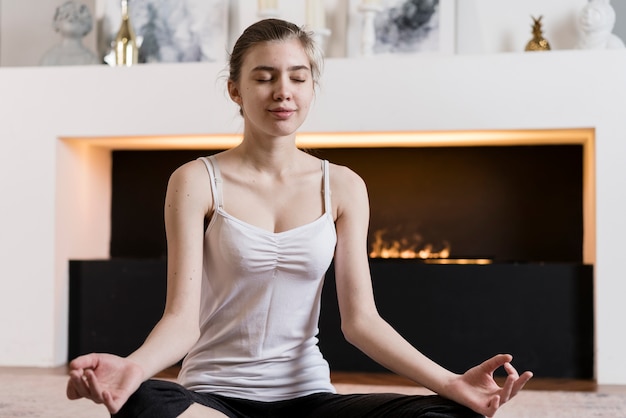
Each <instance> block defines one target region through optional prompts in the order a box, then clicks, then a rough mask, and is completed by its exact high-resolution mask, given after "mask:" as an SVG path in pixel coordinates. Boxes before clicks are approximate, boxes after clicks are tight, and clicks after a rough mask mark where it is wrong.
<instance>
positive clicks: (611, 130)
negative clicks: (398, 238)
mask: <svg viewBox="0 0 626 418" xmlns="http://www.w3.org/2000/svg"><path fill="white" fill-rule="evenodd" d="M223 68H224V65H221V64H184V65H181V64H172V65H165V64H163V65H146V66H138V67H133V68H109V67H105V66H93V67H65V68H63V67H59V68H51V67H47V68H0V144H1V147H2V148H1V149H2V151H1V152H0V191H1V192H2V198H3V199H2V205H1V209H0V210H1V212H0V213H1V215H2V216H0V231H1V232H0V257H1V260H0V261H1V263H0V265H2V267H3V274H2V279H0V335H1V336H2V337H1V338H2V339H1V341H2V344H0V365H2V366H18V365H19V366H55V365H59V364H62V363H64V362H65V361H66V356H67V337H68V335H67V317H68V312H67V310H68V266H67V264H68V263H67V262H68V260H69V259H93V258H108V255H109V254H108V251H109V248H108V245H109V238H110V219H109V218H110V149H109V148H110V147H108V146H107V143H108V142H107V141H106V140H102V138H115V137H121V136H124V137H126V136H132V137H149V136H154V135H157V136H173V137H175V136H182V135H192V136H193V135H211V134H233V133H238V132H239V131H240V130H241V119H240V118H239V116H238V115H237V109H236V107H235V106H234V105H233V104H232V103H230V102H229V100H228V99H227V97H226V93H225V89H224V83H223V76H224V73H222V70H223ZM624 109H626V51H553V52H549V53H526V54H523V53H512V54H498V55H456V56H413V57H394V58H390V57H389V58H377V59H334V60H328V61H327V62H326V69H325V74H324V77H323V82H322V86H321V90H320V91H319V92H318V95H317V99H316V103H315V105H314V109H313V110H312V113H311V115H310V118H309V120H308V121H307V122H306V124H305V126H304V127H303V129H302V130H303V131H304V132H317V133H325V132H333V133H334V132H366V131H369V132H398V131H400V132H402V131H409V132H411V131H429V132H436V131H457V130H511V129H531V130H534V129H555V128H557V129H560V128H592V129H595V133H596V137H595V171H596V172H595V181H596V188H595V194H596V200H595V213H596V219H595V224H596V231H595V243H596V245H595V249H596V253H595V260H596V264H595V282H596V286H595V287H596V299H595V300H596V321H595V327H596V328H595V330H596V352H597V353H596V354H597V355H596V374H597V380H598V382H599V383H603V384H611V383H615V384H626V362H624V361H623V353H625V352H626V334H625V333H624V332H623V324H622V323H621V322H622V321H621V320H622V318H625V317H626V304H624V303H623V301H622V299H623V295H624V294H626V281H625V280H624V273H623V266H622V264H623V259H624V257H623V254H622V253H621V250H622V248H623V247H624V245H623V243H622V241H623V238H624V237H625V236H626V217H624V213H626V187H624V184H625V182H626V164H625V161H626V118H625V117H624V116H623V114H622V113H623V112H624ZM77 138H78V139H77ZM111 143H113V142H111ZM119 146H120V145H119V141H116V143H115V145H111V147H119ZM494 314H497V312H494Z"/></svg>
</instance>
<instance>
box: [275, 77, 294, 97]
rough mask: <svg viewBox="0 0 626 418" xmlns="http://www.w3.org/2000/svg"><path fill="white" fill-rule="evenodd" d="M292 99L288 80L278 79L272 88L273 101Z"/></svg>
mask: <svg viewBox="0 0 626 418" xmlns="http://www.w3.org/2000/svg"><path fill="white" fill-rule="evenodd" d="M292 97H293V96H292V92H291V86H290V84H289V79H285V78H283V77H281V78H279V79H278V80H277V81H276V84H275V88H274V100H277V101H283V100H291V98H292Z"/></svg>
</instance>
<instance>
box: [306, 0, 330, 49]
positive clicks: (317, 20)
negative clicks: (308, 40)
mask: <svg viewBox="0 0 626 418" xmlns="http://www.w3.org/2000/svg"><path fill="white" fill-rule="evenodd" d="M306 26H307V28H308V29H309V30H310V31H311V32H313V39H315V43H316V44H317V45H318V47H319V49H320V50H321V51H325V50H326V42H327V40H328V38H329V37H330V34H331V31H330V29H328V28H327V27H326V8H325V7H324V1H323V0H306Z"/></svg>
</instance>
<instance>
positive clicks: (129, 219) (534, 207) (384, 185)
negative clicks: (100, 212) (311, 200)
mask: <svg viewBox="0 0 626 418" xmlns="http://www.w3.org/2000/svg"><path fill="white" fill-rule="evenodd" d="M215 152H218V151H216V150H184V151H182V150H166V151H136V150H133V151H113V181H112V183H113V186H112V234H111V256H112V257H123V258H163V257H165V251H166V244H165V232H164V226H163V217H162V207H163V201H164V198H165V189H166V185H167V179H168V177H169V175H170V174H171V172H172V171H173V170H174V169H175V168H176V167H178V166H179V165H181V164H183V163H184V162H186V161H189V160H192V159H194V158H197V157H199V156H203V155H207V154H211V153H215ZM309 152H311V153H312V154H314V155H316V156H319V157H320V158H326V159H328V160H330V161H331V162H334V163H337V164H341V165H346V166H348V167H350V168H352V169H353V170H354V171H356V172H357V173H358V174H359V175H361V176H362V177H363V179H364V181H365V182H366V184H367V186H368V191H369V197H370V207H371V222H370V232H369V238H368V248H369V250H370V255H371V256H372V257H383V258H384V257H388V256H392V257H395V258H405V257H409V256H410V253H411V252H413V253H415V255H414V256H415V257H417V258H419V259H427V260H430V261H433V260H436V259H452V260H470V261H471V260H484V261H489V262H514V263H528V262H530V263H532V262H582V260H583V187H582V184H583V147H582V145H563V144H560V145H533V146H528V145H522V146H472V147H412V148H318V149H312V150H309ZM377 251H378V254H377ZM381 253H382V254H381ZM407 254H408V255H407ZM411 258H412V257H411Z"/></svg>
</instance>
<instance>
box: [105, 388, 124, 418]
mask: <svg viewBox="0 0 626 418" xmlns="http://www.w3.org/2000/svg"><path fill="white" fill-rule="evenodd" d="M102 400H103V401H104V406H106V407H107V410H108V411H109V413H110V414H111V415H115V414H117V413H118V412H119V410H120V405H117V403H116V402H115V401H114V400H113V395H111V393H110V392H108V391H106V390H105V391H104V392H102Z"/></svg>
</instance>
